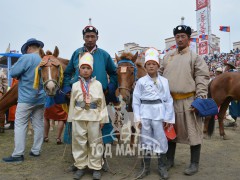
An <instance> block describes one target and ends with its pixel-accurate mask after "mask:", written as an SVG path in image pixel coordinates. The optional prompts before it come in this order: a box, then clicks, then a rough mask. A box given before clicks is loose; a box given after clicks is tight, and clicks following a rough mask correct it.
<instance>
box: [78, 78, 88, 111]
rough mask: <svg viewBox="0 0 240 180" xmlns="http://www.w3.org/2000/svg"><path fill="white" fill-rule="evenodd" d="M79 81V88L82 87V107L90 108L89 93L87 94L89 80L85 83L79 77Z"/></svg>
mask: <svg viewBox="0 0 240 180" xmlns="http://www.w3.org/2000/svg"><path fill="white" fill-rule="evenodd" d="M80 83H81V88H82V92H83V99H84V101H83V103H82V106H83V107H82V108H85V109H86V110H89V109H90V103H91V98H90V94H89V87H90V80H89V81H88V82H86V83H84V82H83V81H82V80H81V79H80Z"/></svg>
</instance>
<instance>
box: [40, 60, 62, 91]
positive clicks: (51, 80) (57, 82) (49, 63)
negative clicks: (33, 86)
mask: <svg viewBox="0 0 240 180" xmlns="http://www.w3.org/2000/svg"><path fill="white" fill-rule="evenodd" d="M50 58H51V56H45V57H44V58H43V60H45V61H46V63H45V64H43V65H40V68H39V71H41V70H42V69H41V67H49V71H50V72H49V73H50V74H51V67H52V66H53V65H54V63H53V62H55V61H54V60H52V59H50ZM43 62H44V61H43ZM54 66H58V80H55V79H52V78H51V79H48V80H47V81H44V82H43V88H44V89H45V87H46V84H47V83H48V82H53V83H54V84H55V85H56V86H57V87H58V88H59V89H60V84H59V83H60V82H59V79H60V73H61V72H60V66H61V64H58V63H57V64H56V65H54Z"/></svg>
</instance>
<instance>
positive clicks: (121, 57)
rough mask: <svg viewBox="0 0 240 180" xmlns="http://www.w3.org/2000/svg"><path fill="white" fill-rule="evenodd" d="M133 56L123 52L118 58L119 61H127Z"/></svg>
mask: <svg viewBox="0 0 240 180" xmlns="http://www.w3.org/2000/svg"><path fill="white" fill-rule="evenodd" d="M133 56H134V55H133V54H132V53H130V52H123V53H122V55H121V56H120V59H127V60H132V58H133Z"/></svg>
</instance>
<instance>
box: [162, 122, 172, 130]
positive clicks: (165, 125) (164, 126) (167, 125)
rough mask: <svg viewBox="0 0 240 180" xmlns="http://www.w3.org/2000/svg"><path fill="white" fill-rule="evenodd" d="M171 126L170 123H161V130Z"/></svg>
mask: <svg viewBox="0 0 240 180" xmlns="http://www.w3.org/2000/svg"><path fill="white" fill-rule="evenodd" d="M170 126H171V124H170V123H167V122H164V123H163V129H166V128H169V127H170Z"/></svg>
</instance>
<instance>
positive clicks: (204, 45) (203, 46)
mask: <svg viewBox="0 0 240 180" xmlns="http://www.w3.org/2000/svg"><path fill="white" fill-rule="evenodd" d="M198 54H199V55H203V54H208V42H207V41H202V42H200V43H199V53H198Z"/></svg>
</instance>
